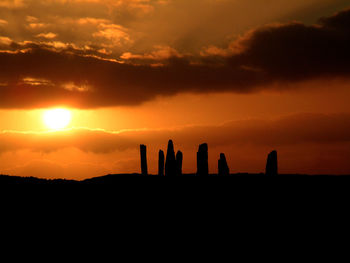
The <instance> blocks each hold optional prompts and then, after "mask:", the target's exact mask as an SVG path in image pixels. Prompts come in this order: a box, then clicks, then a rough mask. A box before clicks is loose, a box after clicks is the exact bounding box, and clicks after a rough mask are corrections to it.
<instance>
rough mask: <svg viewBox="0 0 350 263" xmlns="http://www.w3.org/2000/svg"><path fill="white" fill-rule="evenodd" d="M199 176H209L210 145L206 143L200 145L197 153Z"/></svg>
mask: <svg viewBox="0 0 350 263" xmlns="http://www.w3.org/2000/svg"><path fill="white" fill-rule="evenodd" d="M197 175H199V176H208V175H209V166H208V144H206V143H204V144H201V145H199V149H198V152H197Z"/></svg>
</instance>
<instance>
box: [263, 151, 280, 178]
mask: <svg viewBox="0 0 350 263" xmlns="http://www.w3.org/2000/svg"><path fill="white" fill-rule="evenodd" d="M266 175H278V162H277V152H276V151H273V152H271V153H270V154H269V155H268V157H267V163H266Z"/></svg>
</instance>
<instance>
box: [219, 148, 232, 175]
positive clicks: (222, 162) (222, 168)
mask: <svg viewBox="0 0 350 263" xmlns="http://www.w3.org/2000/svg"><path fill="white" fill-rule="evenodd" d="M218 166H219V175H221V176H227V175H230V169H229V168H228V165H227V161H226V156H225V154H223V153H221V154H220V159H219V163H218Z"/></svg>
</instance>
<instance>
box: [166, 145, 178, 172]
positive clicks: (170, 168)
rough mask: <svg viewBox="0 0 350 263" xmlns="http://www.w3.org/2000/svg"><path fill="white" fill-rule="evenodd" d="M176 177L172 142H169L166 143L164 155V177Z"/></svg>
mask: <svg viewBox="0 0 350 263" xmlns="http://www.w3.org/2000/svg"><path fill="white" fill-rule="evenodd" d="M175 175H176V159H175V151H174V144H173V141H172V140H170V141H169V143H168V150H167V153H166V161H165V176H175Z"/></svg>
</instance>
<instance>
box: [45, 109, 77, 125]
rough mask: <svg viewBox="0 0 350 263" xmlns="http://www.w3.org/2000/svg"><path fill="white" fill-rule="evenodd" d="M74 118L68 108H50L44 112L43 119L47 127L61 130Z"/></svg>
mask: <svg viewBox="0 0 350 263" xmlns="http://www.w3.org/2000/svg"><path fill="white" fill-rule="evenodd" d="M71 120H72V114H71V112H70V110H67V109H50V110H47V111H45V112H44V115H43V121H44V123H45V125H46V127H47V128H49V129H51V130H60V129H64V128H66V127H67V126H68V125H69V123H70V122H71Z"/></svg>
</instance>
